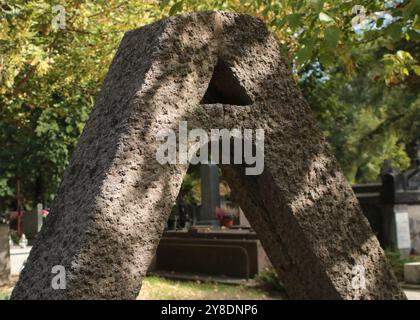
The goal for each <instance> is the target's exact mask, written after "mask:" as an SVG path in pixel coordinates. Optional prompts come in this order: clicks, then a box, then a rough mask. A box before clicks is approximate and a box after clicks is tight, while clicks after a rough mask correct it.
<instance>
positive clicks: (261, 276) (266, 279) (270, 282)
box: [255, 266, 285, 293]
mask: <svg viewBox="0 0 420 320" xmlns="http://www.w3.org/2000/svg"><path fill="white" fill-rule="evenodd" d="M255 280H256V281H257V283H258V285H259V286H260V287H261V288H263V289H264V290H266V291H269V292H272V291H276V292H279V293H280V292H281V293H285V289H284V286H283V284H282V283H281V281H280V279H279V277H278V275H277V273H276V271H275V270H274V268H273V267H271V266H270V267H267V268H265V269H264V270H263V271H261V272H260V273H258V275H257V276H256V278H255Z"/></svg>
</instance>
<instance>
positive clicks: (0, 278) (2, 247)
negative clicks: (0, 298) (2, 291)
mask: <svg viewBox="0 0 420 320" xmlns="http://www.w3.org/2000/svg"><path fill="white" fill-rule="evenodd" d="M9 240H10V232H9V225H8V224H7V223H3V221H1V219H0V286H1V285H4V284H7V283H9V281H10V247H9Z"/></svg>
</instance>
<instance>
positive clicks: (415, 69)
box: [411, 65, 420, 76]
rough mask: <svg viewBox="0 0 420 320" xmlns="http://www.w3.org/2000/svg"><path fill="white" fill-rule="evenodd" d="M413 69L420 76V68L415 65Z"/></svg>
mask: <svg viewBox="0 0 420 320" xmlns="http://www.w3.org/2000/svg"><path fill="white" fill-rule="evenodd" d="M411 68H412V69H413V71H414V73H415V74H416V75H418V76H420V66H418V65H415V66H412V67H411Z"/></svg>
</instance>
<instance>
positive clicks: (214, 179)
mask: <svg viewBox="0 0 420 320" xmlns="http://www.w3.org/2000/svg"><path fill="white" fill-rule="evenodd" d="M200 184H201V209H200V219H199V221H197V224H208V225H219V222H218V221H217V219H216V208H217V207H220V195H219V193H220V192H219V172H218V167H217V164H215V163H209V164H201V165H200Z"/></svg>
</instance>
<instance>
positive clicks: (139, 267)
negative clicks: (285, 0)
mask: <svg viewBox="0 0 420 320" xmlns="http://www.w3.org/2000/svg"><path fill="white" fill-rule="evenodd" d="M216 65H217V66H218V67H217V68H216ZM215 69H220V70H218V71H217V74H215V76H214V77H213V80H212V82H214V84H213V85H212V87H213V89H212V90H209V91H212V92H211V94H209V96H207V97H205V98H204V99H203V97H204V96H205V93H206V90H207V88H208V86H209V83H210V80H211V79H212V75H213V71H215ZM212 94H213V97H212ZM214 95H215V96H214ZM202 99H203V101H202ZM219 100H220V101H219ZM200 102H202V103H200ZM206 102H210V103H211V104H207V105H203V103H206ZM215 102H216V103H215ZM217 102H228V103H229V104H223V103H217ZM235 104H237V105H235ZM181 120H186V121H188V124H189V126H191V128H194V127H198V128H205V129H210V128H228V129H229V128H262V129H265V160H264V164H265V170H264V172H263V174H261V175H259V176H245V175H244V166H241V165H223V166H222V170H223V173H224V174H225V176H226V178H227V180H228V183H229V184H230V186H231V187H232V189H233V191H234V193H235V195H236V197H237V198H238V200H239V203H240V205H241V207H242V208H243V210H244V212H245V213H246V216H247V218H248V219H249V221H250V222H251V224H252V226H253V228H254V229H255V230H256V232H257V233H258V235H259V238H260V240H261V242H262V244H263V246H264V248H265V250H266V252H267V254H268V256H269V257H270V260H271V261H272V263H273V265H274V266H275V268H276V270H277V272H278V274H279V275H280V277H281V279H282V281H283V282H284V285H285V287H286V290H287V293H288V295H289V297H290V298H300V299H404V298H405V296H404V294H403V293H402V292H401V290H400V289H399V287H398V284H397V281H396V279H395V277H394V275H393V273H392V271H391V269H390V267H389V264H388V262H387V261H386V259H385V256H384V253H383V251H382V249H381V248H380V246H379V243H378V241H377V239H376V238H375V236H374V234H373V233H372V230H371V228H370V226H369V224H368V222H367V220H366V219H365V217H364V216H363V214H362V212H361V210H360V208H359V205H358V202H357V200H356V198H355V196H354V194H353V192H352V189H351V188H350V186H349V184H348V182H347V181H346V180H345V178H344V176H343V174H342V173H341V171H340V169H339V167H338V165H337V162H336V160H335V159H334V156H333V155H332V152H331V149H330V147H329V146H328V144H327V143H326V141H325V139H324V137H323V136H322V134H321V131H320V130H319V129H318V128H317V126H316V124H315V121H314V117H313V116H312V115H311V110H310V108H309V107H308V105H307V104H306V102H305V101H304V99H303V98H302V95H301V93H300V92H299V90H298V89H297V87H296V85H295V83H294V81H293V79H292V74H291V71H290V67H289V66H288V65H287V64H286V63H285V61H284V60H283V59H282V57H281V56H280V53H279V50H278V46H277V42H276V40H275V39H274V37H273V36H272V35H271V34H270V33H269V32H268V31H267V29H266V27H265V26H264V24H263V23H262V22H261V21H260V20H258V19H256V18H253V17H250V16H247V15H241V14H234V13H222V12H220V13H216V12H204V13H194V14H188V15H180V16H174V17H171V18H168V19H165V20H162V21H159V22H156V23H153V24H151V25H147V26H145V27H142V28H140V29H137V30H133V31H130V32H128V33H126V35H125V36H124V39H123V40H122V43H121V45H120V47H119V49H118V52H117V54H116V56H115V58H114V61H113V63H112V65H111V67H110V70H109V72H108V75H107V76H106V79H105V82H104V84H103V87H102V90H101V92H100V94H99V96H98V98H97V101H96V104H95V107H94V110H93V111H92V113H91V116H90V119H89V120H88V122H87V124H86V127H85V130H84V132H83V134H82V136H81V138H80V140H79V143H78V145H77V148H76V150H75V152H74V155H73V158H72V160H71V163H70V165H69V167H68V168H67V170H66V171H65V174H64V177H63V180H62V183H61V186H60V188H59V190H58V195H57V198H56V201H55V204H54V206H53V208H52V210H51V213H50V216H49V217H48V219H47V221H46V223H45V225H44V226H43V228H42V230H41V232H40V234H39V236H38V238H37V241H36V244H35V246H34V247H33V249H32V252H31V254H30V257H29V259H28V262H27V264H26V267H25V268H24V270H23V272H22V274H21V276H20V279H19V282H18V284H17V286H16V288H15V289H14V291H13V294H12V298H13V299H88V298H93V299H134V298H135V297H136V296H137V294H138V293H139V290H140V287H141V281H142V277H143V276H144V275H145V273H146V271H147V268H148V265H149V263H150V261H151V259H152V257H153V255H154V253H155V250H156V247H157V245H158V243H159V239H160V237H161V234H162V232H163V229H164V225H165V222H166V220H167V218H168V216H169V213H170V211H171V207H172V205H173V204H174V202H175V199H176V197H177V194H178V191H179V189H180V186H181V182H182V179H183V177H184V175H185V173H186V170H187V166H186V165H160V164H159V163H158V162H157V161H156V159H155V152H156V146H157V143H158V142H157V141H156V133H157V132H158V131H159V130H160V129H162V128H174V129H175V130H177V128H178V123H179V121H181ZM54 265H63V266H65V268H66V270H67V288H66V289H65V290H54V289H52V287H51V280H52V277H53V276H54V275H53V274H52V273H51V268H52V267H53V266H54ZM355 265H360V266H363V267H364V268H365V276H366V288H365V289H363V288H357V287H356V289H353V286H352V285H351V282H352V277H353V276H354V275H353V274H352V269H353V268H354V266H355Z"/></svg>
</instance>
